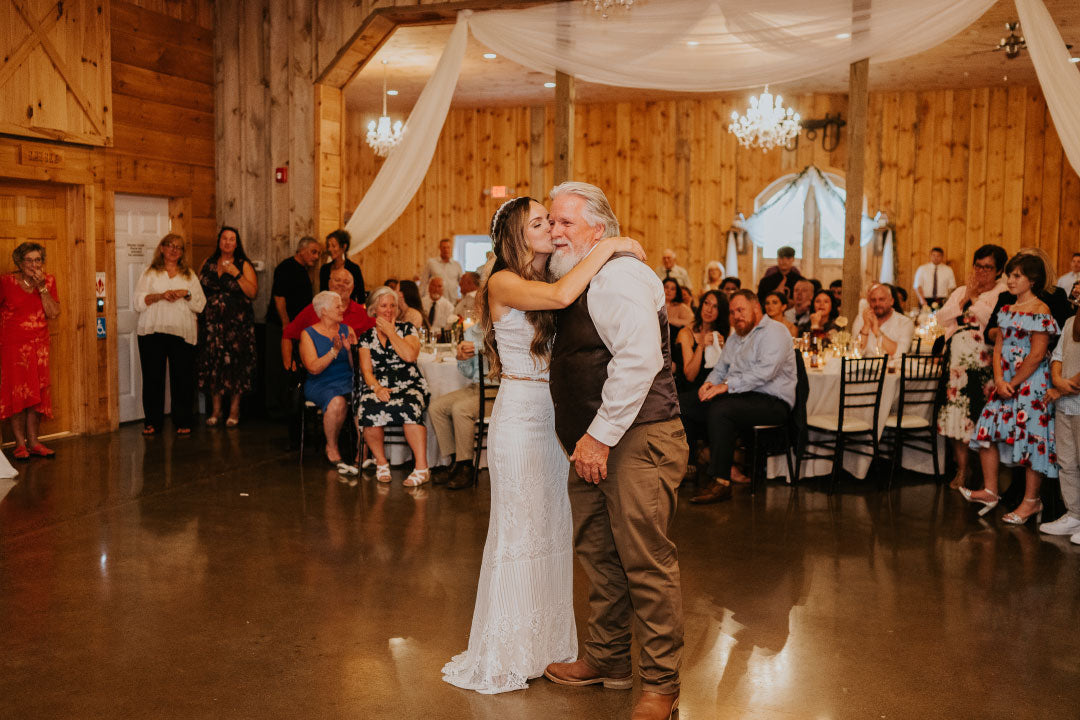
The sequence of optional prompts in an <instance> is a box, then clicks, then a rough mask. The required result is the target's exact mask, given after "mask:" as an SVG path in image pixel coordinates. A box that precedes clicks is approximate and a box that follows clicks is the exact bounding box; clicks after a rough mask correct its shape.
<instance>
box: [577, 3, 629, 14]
mask: <svg viewBox="0 0 1080 720" xmlns="http://www.w3.org/2000/svg"><path fill="white" fill-rule="evenodd" d="M582 3H583V4H584V5H585V7H591V8H592V9H593V10H595V11H596V12H598V13H600V17H607V16H608V10H610V9H611V8H622V9H624V10H629V9H630V8H632V7H633V6H634V0H582Z"/></svg>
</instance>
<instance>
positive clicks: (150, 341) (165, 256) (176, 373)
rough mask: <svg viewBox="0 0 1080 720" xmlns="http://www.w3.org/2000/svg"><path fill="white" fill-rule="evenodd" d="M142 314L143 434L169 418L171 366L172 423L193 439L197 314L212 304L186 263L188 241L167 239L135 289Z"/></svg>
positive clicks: (178, 433)
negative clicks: (166, 391) (167, 389)
mask: <svg viewBox="0 0 1080 720" xmlns="http://www.w3.org/2000/svg"><path fill="white" fill-rule="evenodd" d="M134 301H135V309H136V310H138V311H139V326H138V334H139V361H140V363H141V365H142V377H143V391H142V402H143V414H144V419H143V435H153V434H154V433H156V432H158V430H160V429H161V427H162V424H163V423H164V419H165V365H166V362H167V363H168V367H169V389H170V390H171V391H172V418H173V424H174V425H175V426H176V434H177V435H189V434H190V433H191V424H192V422H193V421H194V405H195V343H196V341H197V340H198V326H197V322H196V315H197V314H198V313H200V312H202V309H203V306H204V305H206V296H205V295H203V289H202V285H201V284H200V283H199V276H198V275H196V274H195V273H194V272H192V271H191V268H189V267H188V264H187V262H186V261H185V260H184V239H183V238H182V237H180V236H179V235H177V234H176V233H169V234H168V235H166V236H165V237H163V238H161V242H160V243H158V246H157V250H155V251H154V259H153V261H152V262H151V263H150V267H148V268H146V271H145V272H143V274H142V277H140V278H139V283H138V284H137V285H136V286H135V298H134Z"/></svg>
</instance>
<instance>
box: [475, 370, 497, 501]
mask: <svg viewBox="0 0 1080 720" xmlns="http://www.w3.org/2000/svg"><path fill="white" fill-rule="evenodd" d="M477 362H478V363H479V368H480V372H479V375H480V380H479V383H478V384H479V386H480V389H479V398H478V401H479V403H480V410H479V412H478V413H477V414H476V423H475V424H474V427H475V430H474V431H473V447H474V448H475V449H474V450H473V484H474V485H475V484H476V483H477V481H478V480H479V478H480V457H481V455H483V454H484V451H485V450H487V431H488V425H490V424H491V411H490V410H488V407H489V406H490V404H491V403H493V402H494V401H495V396H496V395H498V394H499V384H498V383H490V382H488V378H487V376H486V368H485V366H484V356H483V355H478V356H477Z"/></svg>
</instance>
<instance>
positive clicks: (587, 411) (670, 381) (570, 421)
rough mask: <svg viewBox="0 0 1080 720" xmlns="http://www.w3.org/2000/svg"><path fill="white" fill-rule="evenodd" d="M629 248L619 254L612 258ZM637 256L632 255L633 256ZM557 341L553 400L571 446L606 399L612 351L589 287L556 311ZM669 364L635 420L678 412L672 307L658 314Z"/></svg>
mask: <svg viewBox="0 0 1080 720" xmlns="http://www.w3.org/2000/svg"><path fill="white" fill-rule="evenodd" d="M622 255H630V253H616V254H615V255H612V258H616V257H620V256H622ZM631 257H632V255H631ZM555 318H556V328H557V329H556V333H555V344H554V345H553V347H552V350H551V366H550V369H551V399H552V401H553V402H554V405H555V432H556V434H557V435H558V436H559V442H561V443H562V445H563V447H564V448H566V451H567V452H568V453H569V452H573V451H574V446H576V445H577V442H578V440H580V439H581V436H582V435H584V434H585V433H586V432H587V431H588V429H589V425H591V424H592V421H593V418H595V417H596V412H597V411H598V410H599V409H600V405H601V404H602V398H601V395H602V393H603V390H604V382H605V381H607V376H608V375H607V364H608V362H609V361H610V360H611V353H610V352H608V349H607V346H606V345H604V341H603V340H602V339H601V338H600V334H599V333H598V332H597V331H596V326H595V325H593V321H592V318H591V317H590V316H589V289H588V288H586V289H585V292H583V293H581V296H580V297H578V299H577V300H575V301H574V303H573V304H572V305H570V306H569V307H568V308H566V309H565V310H560V311H559V312H557V313H556V314H555ZM657 322H658V323H659V324H660V342H661V348H662V351H663V355H664V366H663V367H662V368H661V369H660V372H658V373H657V374H656V378H655V379H654V380H653V384H652V387H650V388H649V393H648V395H646V396H645V402H644V403H643V404H642V406H641V410H640V411H639V412H638V415H637V418H635V419H634V422H633V425H641V424H644V423H651V422H658V421H660V420H670V419H672V418H677V417H679V396H678V392H677V391H676V390H675V379H674V378H673V377H672V375H671V348H670V346H669V342H670V338H669V331H668V321H667V308H666V307H662V308H660V312H658V313H657Z"/></svg>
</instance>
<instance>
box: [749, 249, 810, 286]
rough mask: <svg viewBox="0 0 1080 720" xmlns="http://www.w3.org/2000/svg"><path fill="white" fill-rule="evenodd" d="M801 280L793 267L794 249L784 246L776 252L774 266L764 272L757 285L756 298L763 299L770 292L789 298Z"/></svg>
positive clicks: (797, 270)
mask: <svg viewBox="0 0 1080 720" xmlns="http://www.w3.org/2000/svg"><path fill="white" fill-rule="evenodd" d="M801 278H802V275H801V274H800V273H799V269H798V268H797V267H795V248H793V247H789V246H787V245H785V246H783V247H782V248H779V249H778V250H777V251H776V264H775V265H773V266H772V267H771V268H769V269H768V270H766V271H765V275H764V276H762V278H761V282H759V283H758V298H760V299H764V298H765V296H766V295H768V294H769V293H771V292H782V293H784V294H785V295H787V296H788V297H791V293H792V292H793V291H794V289H795V283H796V282H798V281H799V280H800V279H801Z"/></svg>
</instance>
